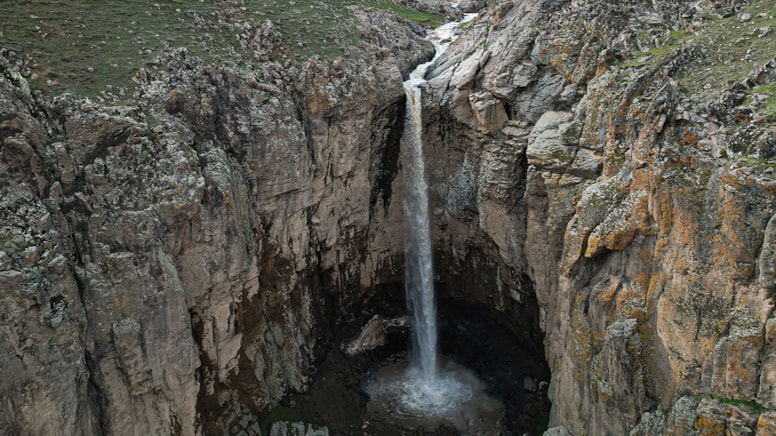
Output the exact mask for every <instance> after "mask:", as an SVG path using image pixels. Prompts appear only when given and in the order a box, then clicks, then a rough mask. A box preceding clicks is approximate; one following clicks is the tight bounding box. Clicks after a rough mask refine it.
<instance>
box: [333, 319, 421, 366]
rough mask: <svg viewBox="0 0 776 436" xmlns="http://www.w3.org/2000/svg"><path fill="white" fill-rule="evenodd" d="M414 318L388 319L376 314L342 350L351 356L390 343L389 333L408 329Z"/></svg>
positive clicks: (344, 344)
mask: <svg viewBox="0 0 776 436" xmlns="http://www.w3.org/2000/svg"><path fill="white" fill-rule="evenodd" d="M411 324H412V320H411V319H410V317H409V316H403V317H399V318H390V319H386V318H383V317H381V316H380V315H374V316H373V317H372V318H371V319H370V320H369V322H367V324H366V325H365V326H364V328H363V329H361V333H359V335H358V337H357V338H355V339H353V340H352V341H350V342H347V343H343V344H342V351H343V352H344V353H345V354H348V355H350V356H355V355H356V354H361V353H364V352H366V351H370V350H374V349H375V348H377V347H380V346H383V345H385V344H386V343H388V334H389V333H391V332H392V331H398V330H400V329H407V328H409V327H410V326H411Z"/></svg>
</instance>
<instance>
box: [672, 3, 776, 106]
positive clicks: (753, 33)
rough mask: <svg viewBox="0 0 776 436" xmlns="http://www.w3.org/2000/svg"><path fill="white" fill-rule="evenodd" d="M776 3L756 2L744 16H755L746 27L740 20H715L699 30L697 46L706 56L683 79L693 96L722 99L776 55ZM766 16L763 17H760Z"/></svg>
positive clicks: (696, 38) (687, 70)
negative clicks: (762, 30)
mask: <svg viewBox="0 0 776 436" xmlns="http://www.w3.org/2000/svg"><path fill="white" fill-rule="evenodd" d="M774 10H776V0H759V1H757V0H755V1H752V2H751V3H750V4H749V5H748V6H747V7H746V8H744V10H743V11H741V13H743V12H747V13H749V14H751V15H752V19H751V21H749V22H746V23H742V22H740V21H739V19H738V16H739V15H740V13H739V14H737V15H734V16H731V17H727V18H718V19H712V20H710V21H708V22H706V23H704V24H703V25H701V26H699V28H698V29H697V35H696V36H695V37H694V40H695V41H694V42H695V43H696V44H699V45H701V46H702V47H703V48H704V50H705V51H706V53H705V54H704V56H703V57H702V58H701V59H698V60H697V61H696V62H694V65H691V66H689V67H688V68H686V69H685V71H684V73H683V74H682V75H681V76H680V77H679V78H680V80H682V83H683V87H684V88H686V91H687V92H688V93H690V94H696V95H700V96H702V97H711V96H713V95H718V94H719V90H720V89H723V88H728V87H730V86H731V85H733V84H734V83H735V82H736V81H739V80H741V79H743V78H744V77H746V76H747V75H748V74H749V73H750V72H751V71H752V70H753V69H754V68H755V67H756V66H758V65H762V64H764V63H765V62H767V61H768V60H770V59H773V54H774V53H776V33H774V31H776V15H774V12H773V11H774ZM761 13H764V14H765V16H762V17H760V16H759V14H761ZM762 27H770V28H771V29H772V31H771V32H770V34H768V35H766V36H765V37H758V36H757V29H759V28H762Z"/></svg>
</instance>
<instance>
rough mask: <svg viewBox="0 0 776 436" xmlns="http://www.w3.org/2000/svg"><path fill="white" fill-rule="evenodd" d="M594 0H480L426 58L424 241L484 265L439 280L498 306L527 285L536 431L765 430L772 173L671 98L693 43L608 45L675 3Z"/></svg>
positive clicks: (752, 78) (769, 421) (521, 295)
mask: <svg viewBox="0 0 776 436" xmlns="http://www.w3.org/2000/svg"><path fill="white" fill-rule="evenodd" d="M636 3H639V2H636ZM599 6H600V5H598V6H596V5H592V4H586V3H585V2H571V3H565V2H553V1H544V2H521V1H514V2H502V3H500V4H492V5H491V8H490V10H489V12H488V13H487V14H486V15H484V16H483V17H480V19H479V20H478V21H477V22H476V23H475V24H472V25H470V26H468V27H467V29H466V31H465V33H464V35H463V36H462V37H461V40H459V43H458V44H456V45H455V46H454V47H453V49H452V50H450V51H449V52H448V53H447V54H446V58H445V59H443V60H442V61H441V62H440V63H439V64H438V66H437V68H436V69H435V70H434V72H433V76H434V78H433V79H432V80H431V81H430V83H429V86H428V90H429V93H428V94H429V96H428V104H427V113H428V121H427V123H428V134H427V143H428V144H429V145H428V153H429V154H430V155H431V156H432V162H431V163H430V165H429V166H430V167H431V168H443V169H444V170H439V171H437V172H434V173H433V176H432V177H433V181H432V182H431V185H432V186H433V187H434V189H435V192H436V194H437V195H436V196H435V197H434V200H433V203H434V205H433V209H434V211H435V224H436V229H437V232H436V234H437V241H438V242H437V243H438V247H439V248H438V249H439V250H440V251H441V252H442V253H441V256H442V257H446V258H447V259H449V261H448V263H449V264H450V265H466V264H467V263H470V262H478V263H484V264H485V265H488V266H490V274H488V275H487V276H486V277H487V278H483V279H481V281H480V282H479V283H477V284H474V285H472V284H470V283H465V282H464V281H465V279H464V278H463V275H462V274H460V271H461V269H456V267H453V268H452V269H451V270H449V271H448V272H449V274H450V280H451V281H455V280H460V281H461V282H464V283H461V287H460V292H463V293H466V292H468V293H471V294H472V295H471V296H470V298H475V299H479V300H485V301H488V302H489V303H490V304H492V305H493V306H495V307H497V308H500V309H502V310H507V311H508V310H514V309H510V307H511V306H512V305H520V304H525V302H526V301H527V300H528V299H530V296H529V295H531V294H534V295H535V298H536V300H537V301H538V305H539V308H540V318H541V319H540V327H541V330H542V331H543V332H544V335H545V336H544V343H545V354H546V356H547V359H548V362H549V364H550V368H551V371H552V374H553V376H552V378H553V380H552V383H551V386H550V396H551V399H552V401H553V411H552V414H551V421H552V425H554V426H559V428H557V429H554V430H553V432H554V433H553V432H550V434H563V433H565V432H570V433H571V434H591V435H595V434H628V433H629V432H633V433H632V434H650V435H651V434H693V433H695V434H698V433H700V434H722V433H723V432H725V431H729V432H732V434H752V433H754V432H757V434H769V432H771V431H772V430H773V428H774V427H773V420H774V417H775V416H776V414H775V413H774V412H773V411H772V410H771V409H773V408H774V407H775V406H776V403H774V396H773V376H772V371H773V370H772V366H773V350H772V347H773V344H772V341H773V333H772V330H773V325H774V324H773V322H772V313H773V305H772V301H771V299H772V297H773V286H774V285H773V279H774V276H773V267H772V263H773V249H772V244H773V242H772V239H773V227H774V223H773V222H774V218H773V217H774V213H776V183H775V182H774V179H773V173H772V171H763V170H762V166H760V167H759V169H758V167H757V166H755V165H751V164H750V165H746V164H745V162H747V161H746V160H744V161H742V160H740V159H739V160H731V159H728V157H730V156H733V155H734V154H735V147H736V145H735V144H736V142H735V141H734V140H733V139H732V138H731V135H730V134H729V133H728V134H726V133H725V132H726V131H725V130H724V129H723V130H718V129H719V123H724V121H722V120H720V119H719V118H717V117H716V116H714V115H711V114H710V113H709V112H700V111H699V112H700V113H692V114H691V113H688V112H687V111H683V110H682V105H685V106H687V105H689V104H690V102H691V100H690V101H688V100H687V97H686V96H684V97H683V96H682V92H681V91H680V89H679V84H678V83H677V82H676V81H675V80H673V77H675V76H678V72H679V71H680V70H681V68H682V67H683V65H685V64H690V62H691V60H692V59H693V57H694V56H698V54H697V53H693V52H692V48H686V49H682V48H677V49H676V50H675V51H674V52H673V53H672V54H671V55H669V56H667V57H666V58H665V59H664V60H663V61H661V62H659V63H657V64H656V65H654V66H651V67H644V68H638V69H636V70H635V71H634V69H629V68H622V67H619V66H617V65H614V64H615V63H616V59H615V58H614V56H615V54H616V53H618V50H621V49H622V46H621V44H620V43H619V42H618V41H627V35H626V34H627V30H628V26H629V23H632V22H633V21H638V20H637V19H636V18H639V19H641V18H643V16H654V17H658V18H656V19H657V20H661V22H663V21H662V20H666V21H669V22H671V21H670V20H673V21H672V22H674V23H680V22H681V19H680V18H679V17H680V16H681V14H682V13H683V12H685V9H684V8H685V7H686V5H685V4H682V3H681V2H677V3H676V4H668V5H661V6H660V7H657V8H656V9H651V8H652V7H653V6H651V4H641V3H639V4H638V5H635V6H633V8H632V9H631V8H630V7H623V8H614V10H608V9H607V8H606V7H604V8H601V7H599ZM629 13H632V14H633V15H632V16H629V15H628V14H629ZM637 14H640V15H639V16H638V17H637ZM661 17H662V18H661ZM770 68H771V67H770V66H769V64H767V65H759V66H757V68H755V70H754V71H752V72H751V74H749V75H748V76H747V75H744V76H743V77H740V78H739V79H738V80H741V81H742V83H744V85H737V86H739V87H741V86H749V87H754V86H757V85H759V84H763V83H771V82H772V81H773V75H772V73H770V71H771V70H770ZM747 83H750V85H746V84H747ZM734 89H741V88H735V87H734ZM743 89H745V88H743ZM720 91H721V92H722V97H720V101H724V99H725V96H726V95H727V94H726V93H729V92H731V91H729V90H727V89H722V90H720ZM741 92H743V91H741ZM438 102H441V105H439V107H438V108H437V104H438ZM732 106H735V104H734V105H732ZM709 107H714V105H713V104H711V105H709ZM729 107H730V106H729ZM711 112H713V111H711ZM717 116H719V114H717ZM720 118H721V116H720ZM753 128H754V129H757V127H753ZM759 129H760V130H759V132H763V134H765V135H767V133H765V132H767V129H768V127H767V126H763V127H760V128H759ZM759 134H760V133H758V134H754V135H752V137H754V138H757V137H758V135H759ZM747 147H748V149H749V150H753V149H756V148H757V147H756V146H755V144H754V143H748V144H747ZM745 153H746V152H745ZM749 153H753V154H750V156H755V157H757V156H758V155H756V152H752V151H750V152H749ZM768 156H770V155H768ZM766 157H767V156H766ZM748 162H750V163H751V160H750V161H748ZM766 162H767V161H766ZM472 253H477V255H476V258H475V257H473V255H472ZM462 269H464V270H465V267H464V268H462ZM525 277H527V278H529V279H528V280H526V279H525ZM747 406H748V407H747ZM739 432H742V433H739ZM747 432H751V433H747Z"/></svg>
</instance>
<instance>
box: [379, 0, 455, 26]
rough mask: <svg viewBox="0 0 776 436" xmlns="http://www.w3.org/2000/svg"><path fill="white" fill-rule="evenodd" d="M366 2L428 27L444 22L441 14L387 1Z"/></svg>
mask: <svg viewBox="0 0 776 436" xmlns="http://www.w3.org/2000/svg"><path fill="white" fill-rule="evenodd" d="M366 4H367V5H369V6H372V7H376V8H382V9H388V10H391V11H393V12H394V13H396V15H398V16H400V17H402V18H404V19H405V20H407V21H414V22H416V23H421V24H425V25H427V26H429V27H439V26H441V25H442V24H445V17H443V16H441V15H437V14H430V13H428V12H421V11H416V10H414V9H409V8H405V7H402V6H399V5H396V4H393V3H388V2H369V3H366Z"/></svg>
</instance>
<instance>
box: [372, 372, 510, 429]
mask: <svg viewBox="0 0 776 436" xmlns="http://www.w3.org/2000/svg"><path fill="white" fill-rule="evenodd" d="M419 371H420V370H419V369H418V368H417V367H414V366H409V365H408V363H407V362H406V361H402V362H398V363H395V364H393V365H389V366H386V367H383V368H381V369H380V370H379V371H378V372H377V374H376V376H375V378H374V379H373V380H371V381H370V382H369V383H368V384H367V386H366V392H367V393H368V394H369V397H370V399H369V403H368V404H367V413H368V414H369V415H370V416H371V417H372V418H373V419H379V420H382V421H386V422H392V423H395V424H399V425H401V426H405V427H411V428H415V427H423V428H426V429H428V430H432V429H434V428H436V427H438V426H439V425H442V424H445V425H448V426H452V427H455V428H456V429H457V430H458V431H461V432H464V433H470V434H498V433H499V432H501V431H502V430H503V428H502V426H501V425H500V424H499V423H500V420H501V418H502V417H503V415H504V407H503V405H502V404H501V403H500V402H499V401H497V400H495V399H493V398H491V397H490V396H488V395H487V394H486V393H485V389H484V387H483V385H482V383H480V381H479V379H478V378H477V376H476V375H475V374H474V372H472V371H471V370H469V369H467V368H465V367H463V366H460V365H456V364H454V363H450V362H447V363H444V364H442V365H441V367H440V368H439V371H438V374H437V378H436V379H435V380H433V381H430V382H426V381H424V380H423V377H422V375H421V374H420V373H419Z"/></svg>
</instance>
